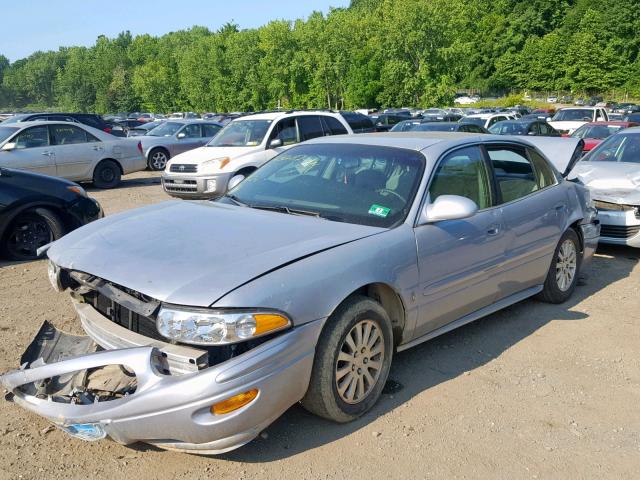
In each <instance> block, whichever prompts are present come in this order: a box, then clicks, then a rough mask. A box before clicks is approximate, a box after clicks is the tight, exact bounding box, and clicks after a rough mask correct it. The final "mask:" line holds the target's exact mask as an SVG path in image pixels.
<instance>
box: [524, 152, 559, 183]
mask: <svg viewBox="0 0 640 480" xmlns="http://www.w3.org/2000/svg"><path fill="white" fill-rule="evenodd" d="M529 158H530V159H531V161H532V162H533V167H534V168H535V169H536V173H537V174H538V175H537V177H538V187H539V188H541V189H542V188H546V187H550V186H551V185H555V184H556V183H558V180H557V178H556V174H555V173H554V172H553V169H552V168H551V167H550V166H549V162H547V161H546V160H545V159H544V158H543V157H542V155H540V154H539V153H538V152H536V151H535V150H533V149H529Z"/></svg>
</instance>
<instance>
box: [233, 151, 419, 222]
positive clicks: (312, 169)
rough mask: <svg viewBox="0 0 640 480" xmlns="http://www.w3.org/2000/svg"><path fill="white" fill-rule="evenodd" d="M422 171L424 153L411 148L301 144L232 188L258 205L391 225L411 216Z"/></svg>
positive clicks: (239, 196)
mask: <svg viewBox="0 0 640 480" xmlns="http://www.w3.org/2000/svg"><path fill="white" fill-rule="evenodd" d="M423 171H424V157H423V155H422V154H421V153H419V152H415V151H412V150H405V149H400V148H391V147H379V146H369V145H349V144H318V145H300V146H297V147H293V148H291V149H290V150H287V151H286V152H284V153H282V154H280V155H278V156H277V157H275V158H274V159H273V160H271V161H270V162H269V163H267V164H265V165H264V166H263V167H262V168H259V169H258V170H257V171H256V172H254V173H253V174H252V175H251V176H250V177H248V178H247V179H246V180H245V181H243V182H242V183H241V184H240V185H238V186H237V187H236V188H235V189H233V190H232V191H231V192H230V193H231V195H232V196H233V198H234V199H235V200H237V201H240V202H242V203H245V204H247V205H249V206H253V207H257V206H262V207H277V208H282V207H286V208H289V209H291V210H294V209H295V210H304V211H305V212H307V213H309V212H312V213H317V214H319V215H320V216H321V217H323V218H326V219H329V220H334V221H339V222H347V223H357V224H360V225H370V226H376V227H385V228H389V227H392V226H395V225H397V224H399V223H400V222H402V221H404V219H405V218H406V216H407V214H408V212H409V209H410V208H411V204H412V203H413V198H414V196H415V192H416V190H417V188H418V184H419V181H420V179H421V178H422V174H423Z"/></svg>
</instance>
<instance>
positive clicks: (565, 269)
mask: <svg viewBox="0 0 640 480" xmlns="http://www.w3.org/2000/svg"><path fill="white" fill-rule="evenodd" d="M577 268H578V254H577V251H576V245H575V243H574V242H573V241H572V240H569V239H567V240H565V241H564V242H562V245H561V246H560V249H559V250H558V258H557V260H556V282H557V284H558V288H559V289H560V290H561V291H563V292H566V291H567V290H569V288H571V285H572V283H573V279H574V277H575V276H576V270H577Z"/></svg>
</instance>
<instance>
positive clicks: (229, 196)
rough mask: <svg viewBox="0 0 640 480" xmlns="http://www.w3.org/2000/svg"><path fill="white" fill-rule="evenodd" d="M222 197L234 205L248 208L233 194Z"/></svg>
mask: <svg viewBox="0 0 640 480" xmlns="http://www.w3.org/2000/svg"><path fill="white" fill-rule="evenodd" d="M224 197H225V198H228V199H229V200H231V201H232V202H233V203H235V204H236V205H240V206H241V207H248V206H249V205H247V204H246V203H244V202H243V201H242V200H240V199H239V198H238V197H236V196H235V195H234V194H233V193H227V194H226V195H225V196H224Z"/></svg>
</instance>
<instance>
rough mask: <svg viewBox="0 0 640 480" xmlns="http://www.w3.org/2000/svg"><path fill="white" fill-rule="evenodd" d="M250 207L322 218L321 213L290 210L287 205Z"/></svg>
mask: <svg viewBox="0 0 640 480" xmlns="http://www.w3.org/2000/svg"><path fill="white" fill-rule="evenodd" d="M248 207H250V208H255V209H257V210H269V211H272V212H280V213H286V214H289V215H305V216H308V217H316V218H322V216H321V215H320V213H319V212H312V211H309V210H300V209H297V208H289V207H287V206H285V205H248Z"/></svg>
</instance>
